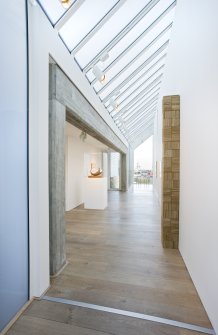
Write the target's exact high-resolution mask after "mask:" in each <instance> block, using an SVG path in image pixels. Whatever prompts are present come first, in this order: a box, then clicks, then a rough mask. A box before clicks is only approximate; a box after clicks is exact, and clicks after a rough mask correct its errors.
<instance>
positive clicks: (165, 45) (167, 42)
mask: <svg viewBox="0 0 218 335" xmlns="http://www.w3.org/2000/svg"><path fill="white" fill-rule="evenodd" d="M168 44H169V40H167V41H166V42H165V43H164V44H163V45H162V46H161V47H160V48H159V49H158V50H157V51H159V50H160V49H162V50H164V49H165V48H166V47H167V46H168ZM162 50H161V51H162ZM159 52H160V51H159ZM137 58H138V56H136V57H135V58H133V59H132V60H131V61H130V62H129V63H128V64H127V65H126V66H124V68H122V70H120V71H119V72H118V73H117V74H116V75H115V76H114V77H113V78H111V80H110V81H108V82H107V84H106V85H104V87H102V88H101V89H100V90H99V91H98V94H100V93H102V92H103V91H104V90H105V89H106V88H107V87H108V86H110V85H111V84H112V83H113V82H114V81H115V80H116V79H117V78H118V77H119V76H120V75H121V74H122V73H124V72H125V71H126V70H128V68H129V67H130V66H131V65H132V64H133V63H134V62H135V61H136V60H137ZM149 58H150V57H149Z"/></svg>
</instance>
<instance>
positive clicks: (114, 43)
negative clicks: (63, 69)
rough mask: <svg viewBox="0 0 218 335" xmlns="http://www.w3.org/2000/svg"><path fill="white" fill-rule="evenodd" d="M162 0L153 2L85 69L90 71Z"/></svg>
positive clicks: (152, 0) (84, 70)
mask: <svg viewBox="0 0 218 335" xmlns="http://www.w3.org/2000/svg"><path fill="white" fill-rule="evenodd" d="M159 1H160V0H151V1H150V2H149V3H148V4H147V5H146V6H145V7H144V8H143V9H142V10H141V11H140V12H139V13H138V14H137V15H136V16H135V17H134V18H133V19H132V20H131V21H130V22H129V23H128V24H127V25H126V26H125V27H124V28H123V29H122V30H121V31H120V32H119V33H118V34H117V35H116V36H115V38H113V40H112V41H110V42H109V43H108V44H107V45H106V46H105V47H104V48H103V49H102V50H101V51H100V52H99V53H98V54H97V55H96V56H95V57H94V58H93V59H92V60H91V61H90V62H89V63H88V64H87V65H86V66H85V67H84V69H83V72H87V71H89V70H90V69H91V68H92V67H93V65H94V64H96V63H97V62H98V60H99V59H101V57H102V55H104V54H105V53H107V52H109V51H110V50H111V49H112V48H113V47H114V46H115V45H116V44H117V43H118V42H119V41H120V40H121V39H122V38H123V37H124V36H125V35H126V34H127V33H128V32H129V31H130V30H132V29H133V27H134V26H135V25H136V24H137V23H138V22H139V21H140V20H141V19H143V17H144V16H145V15H146V14H147V13H148V12H149V11H150V10H152V8H153V7H154V6H155V5H156V4H157V3H158V2H159Z"/></svg>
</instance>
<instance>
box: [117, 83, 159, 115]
mask: <svg viewBox="0 0 218 335" xmlns="http://www.w3.org/2000/svg"><path fill="white" fill-rule="evenodd" d="M158 91H159V89H156V90H154V91H153V92H152V93H151V94H150V95H148V96H146V98H144V99H141V100H139V101H138V102H137V104H136V105H135V106H134V108H131V109H129V110H128V111H127V112H126V113H125V114H123V116H122V117H123V119H124V120H125V121H127V120H128V119H129V118H130V117H131V115H132V114H133V113H137V111H138V110H139V109H141V108H143V106H145V105H146V104H147V102H148V101H150V100H151V99H152V98H154V96H155V95H156V94H157V93H158Z"/></svg>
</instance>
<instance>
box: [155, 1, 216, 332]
mask: <svg viewBox="0 0 218 335" xmlns="http://www.w3.org/2000/svg"><path fill="white" fill-rule="evenodd" d="M217 13H218V1H217V0H210V1H199V0H192V1H190V0H178V5H177V11H176V18H175V23H174V28H173V35H172V40H171V45H170V49H169V53H168V60H167V67H166V70H165V75H164V82H163V87H162V96H164V95H172V94H179V95H180V96H181V183H180V240H179V248H180V251H181V254H182V256H183V258H184V260H185V263H186V265H187V267H188V270H189V272H190V274H191V277H192V279H193V281H194V283H195V286H196V288H197V290H198V293H199V295H200V298H201V299H202V302H203V304H204V306H205V308H206V310H207V312H208V315H209V317H210V319H211V321H212V323H213V326H214V328H215V330H216V332H217V333H218V261H217V257H218V256H217V255H218V206H217V200H218V131H217V127H218V107H217V106H218V95H217V92H218V43H217V36H218V20H217ZM157 118H158V120H159V121H158V122H157V123H156V127H155V129H156V131H155V134H156V135H157V134H158V135H159V138H158V139H157V141H156V148H155V154H156V157H157V160H160V157H161V137H160V135H161V121H160V119H161V108H160V109H159V114H158V116H157ZM155 160H156V158H155ZM155 187H156V189H157V191H158V193H159V192H160V179H159V180H158V181H157V182H156V185H155Z"/></svg>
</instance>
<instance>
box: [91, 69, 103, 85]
mask: <svg viewBox="0 0 218 335" xmlns="http://www.w3.org/2000/svg"><path fill="white" fill-rule="evenodd" d="M92 72H93V74H94V76H95V77H96V78H97V79H98V80H99V81H100V82H101V83H103V82H104V81H105V78H106V76H105V74H104V73H103V72H102V71H101V69H99V67H98V65H95V66H94V67H93V69H92Z"/></svg>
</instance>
